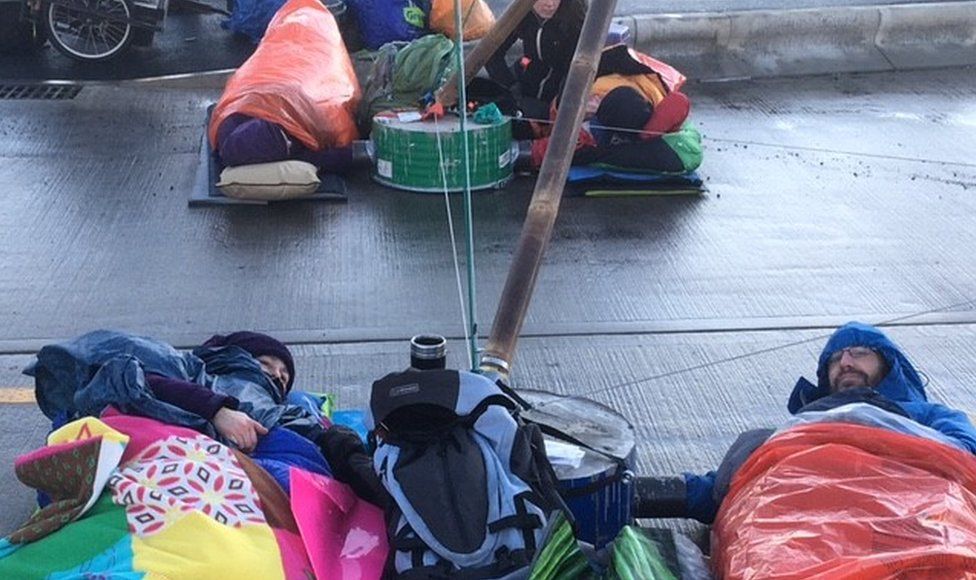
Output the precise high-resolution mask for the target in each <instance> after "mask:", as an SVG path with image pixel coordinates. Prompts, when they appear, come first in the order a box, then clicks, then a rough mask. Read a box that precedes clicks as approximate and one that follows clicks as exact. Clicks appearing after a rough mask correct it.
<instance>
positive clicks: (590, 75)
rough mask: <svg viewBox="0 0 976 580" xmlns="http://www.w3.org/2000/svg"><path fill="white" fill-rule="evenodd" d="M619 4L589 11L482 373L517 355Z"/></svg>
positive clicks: (607, 2)
mask: <svg viewBox="0 0 976 580" xmlns="http://www.w3.org/2000/svg"><path fill="white" fill-rule="evenodd" d="M616 3H617V2H616V0H595V1H594V2H592V3H591V4H590V7H589V10H587V13H586V19H585V20H584V21H583V30H582V31H581V32H580V38H579V43H578V44H577V45H576V54H575V55H573V63H572V64H571V65H570V68H569V75H568V76H567V78H566V85H565V86H564V87H563V92H562V97H561V101H560V104H559V112H558V113H557V114H556V123H555V125H554V126H553V129H552V135H551V136H550V138H549V149H548V151H547V152H546V156H545V159H544V160H543V162H542V167H541V168H540V170H539V178H538V180H537V181H536V185H535V191H534V192H533V193H532V202H531V204H530V205H529V211H528V215H527V216H526V218H525V224H524V225H523V226H522V234H521V237H520V238H519V241H518V245H517V246H516V248H515V256H514V257H513V258H512V266H511V268H509V270H508V278H507V279H506V280H505V287H504V289H503V290H502V295H501V298H500V299H499V301H498V310H497V311H496V312H495V320H494V322H493V323H492V327H491V336H490V337H489V338H488V345H487V346H486V347H485V352H484V354H483V355H482V357H481V368H482V369H485V370H490V371H495V372H498V373H499V374H501V375H502V376H504V377H506V378H507V376H508V374H509V371H510V368H511V364H512V359H513V358H514V356H515V344H516V342H517V341H518V335H519V331H520V330H521V329H522V322H523V321H524V320H525V313H526V311H527V310H528V308H529V300H530V299H531V298H532V290H533V288H534V287H535V281H536V277H537V276H538V273H539V266H540V265H541V263H542V255H543V253H544V252H545V250H546V245H547V244H548V243H549V238H550V237H551V235H552V227H553V224H554V223H555V222H556V216H557V214H558V213H559V202H560V200H561V199H562V195H563V186H564V185H565V183H566V176H567V174H568V173H569V166H570V163H572V159H573V152H574V151H575V149H576V139H577V135H578V134H579V128H580V124H581V123H582V121H583V113H584V105H585V104H586V101H587V98H588V97H589V94H590V88H591V87H592V86H593V79H594V77H596V70H597V67H598V66H599V64H600V54H601V50H602V48H603V45H604V42H605V39H606V36H607V30H609V28H610V21H611V19H612V18H613V10H614V7H615V6H616Z"/></svg>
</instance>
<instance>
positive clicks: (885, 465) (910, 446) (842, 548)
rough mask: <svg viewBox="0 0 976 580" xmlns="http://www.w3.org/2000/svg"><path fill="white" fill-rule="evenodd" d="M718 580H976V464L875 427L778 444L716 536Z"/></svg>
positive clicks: (730, 500)
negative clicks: (723, 579)
mask: <svg viewBox="0 0 976 580" xmlns="http://www.w3.org/2000/svg"><path fill="white" fill-rule="evenodd" d="M712 559H713V564H714V566H715V571H716V574H717V576H718V577H720V578H757V579H758V578H762V579H764V580H775V579H782V578H797V579H799V578H831V579H834V578H852V579H853V578H857V579H866V578H903V577H910V578H931V579H933V580H934V579H936V578H938V579H948V578H976V457H974V456H973V455H972V454H970V453H968V452H965V451H962V450H959V449H955V448H953V447H950V446H948V445H945V444H942V443H938V442H936V441H932V440H929V439H925V438H921V437H916V436H912V435H905V434H902V433H897V432H893V431H888V430H886V429H881V428H877V427H867V426H862V425H853V424H838V423H815V424H809V425H801V426H797V427H793V428H790V429H789V430H787V431H785V432H783V433H781V434H779V435H777V436H775V437H774V438H772V439H770V440H769V441H768V442H766V443H765V444H763V446H762V447H760V448H759V449H757V450H756V451H755V452H754V453H753V454H752V455H751V456H750V457H749V459H748V460H747V461H746V462H745V463H744V464H743V465H742V467H741V468H740V469H739V471H738V472H737V473H736V475H735V477H734V478H733V479H732V482H731V485H730V488H729V493H728V495H727V496H726V497H725V499H724V500H723V502H722V506H721V508H720V510H719V513H718V517H717V518H716V520H715V525H714V527H713V529H712Z"/></svg>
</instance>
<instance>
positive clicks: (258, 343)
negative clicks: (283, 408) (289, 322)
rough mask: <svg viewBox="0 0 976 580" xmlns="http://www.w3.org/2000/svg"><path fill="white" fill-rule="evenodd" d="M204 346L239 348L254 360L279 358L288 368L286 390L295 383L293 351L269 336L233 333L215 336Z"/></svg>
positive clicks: (258, 333)
mask: <svg viewBox="0 0 976 580" xmlns="http://www.w3.org/2000/svg"><path fill="white" fill-rule="evenodd" d="M203 346H210V347H214V346H238V347H240V348H243V349H244V350H246V351H247V352H249V353H250V354H251V356H253V357H254V358H258V357H259V356H264V355H269V356H274V357H278V358H279V359H281V362H283V363H285V366H286V367H288V385H287V388H286V390H291V385H292V383H294V382H295V360H294V359H293V358H292V357H291V351H290V350H288V347H287V346H285V345H284V344H282V343H281V342H279V341H278V340H276V339H274V338H271V337H270V336H268V335H267V334H261V333H260V332H248V331H241V332H233V333H231V334H228V335H227V336H222V335H220V334H215V335H213V336H211V337H210V338H209V339H208V340H207V342H205V343H203Z"/></svg>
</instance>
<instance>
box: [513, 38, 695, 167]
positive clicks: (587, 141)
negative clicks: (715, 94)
mask: <svg viewBox="0 0 976 580" xmlns="http://www.w3.org/2000/svg"><path fill="white" fill-rule="evenodd" d="M684 82H685V77H684V76H683V75H681V73H679V72H678V71H676V70H675V69H674V68H672V67H670V66H669V65H667V64H665V63H663V62H660V61H658V60H656V59H654V58H652V57H650V56H648V55H645V54H641V53H639V52H636V51H634V50H632V49H629V48H627V47H626V46H624V45H616V46H612V47H609V48H607V49H605V50H604V51H603V54H602V55H601V58H600V67H599V70H598V72H597V78H596V80H594V82H593V87H592V89H591V91H590V96H589V98H588V100H587V103H586V111H585V113H584V117H583V126H582V128H581V130H580V134H579V138H578V141H577V144H576V151H575V153H574V155H573V165H599V166H603V167H607V168H611V169H617V170H621V171H631V172H638V173H672V174H673V173H686V172H689V171H694V170H695V169H697V168H698V166H699V165H700V164H701V159H702V151H701V135H700V134H699V133H698V131H697V130H696V129H695V128H694V127H692V126H691V125H690V124H688V123H687V120H688V115H689V113H690V111H691V101H689V100H688V97H687V96H686V95H685V94H684V93H682V92H681V87H682V86H683V84H684ZM550 118H551V119H555V109H553V110H552V111H551V112H550ZM535 128H536V133H537V135H536V138H535V139H533V140H532V142H531V160H532V167H533V168H536V169H537V168H539V167H541V165H542V160H543V158H544V156H545V153H546V150H547V149H548V147H549V137H548V133H549V130H550V127H549V126H546V125H542V124H537V125H536V127H535ZM521 146H522V148H523V149H524V148H525V145H524V144H522V145H521Z"/></svg>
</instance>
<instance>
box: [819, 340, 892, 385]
mask: <svg viewBox="0 0 976 580" xmlns="http://www.w3.org/2000/svg"><path fill="white" fill-rule="evenodd" d="M884 373H885V362H884V358H882V356H881V355H880V354H878V353H877V352H876V351H874V350H873V349H870V348H868V347H866V346H852V347H848V348H844V349H841V350H838V351H837V352H835V353H834V354H832V355H831V356H830V359H829V360H828V361H827V378H828V380H829V381H830V392H831V393H836V392H838V391H843V390H845V389H853V388H856V387H871V388H873V387H876V386H877V385H878V383H880V382H881V379H883V378H884Z"/></svg>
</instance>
